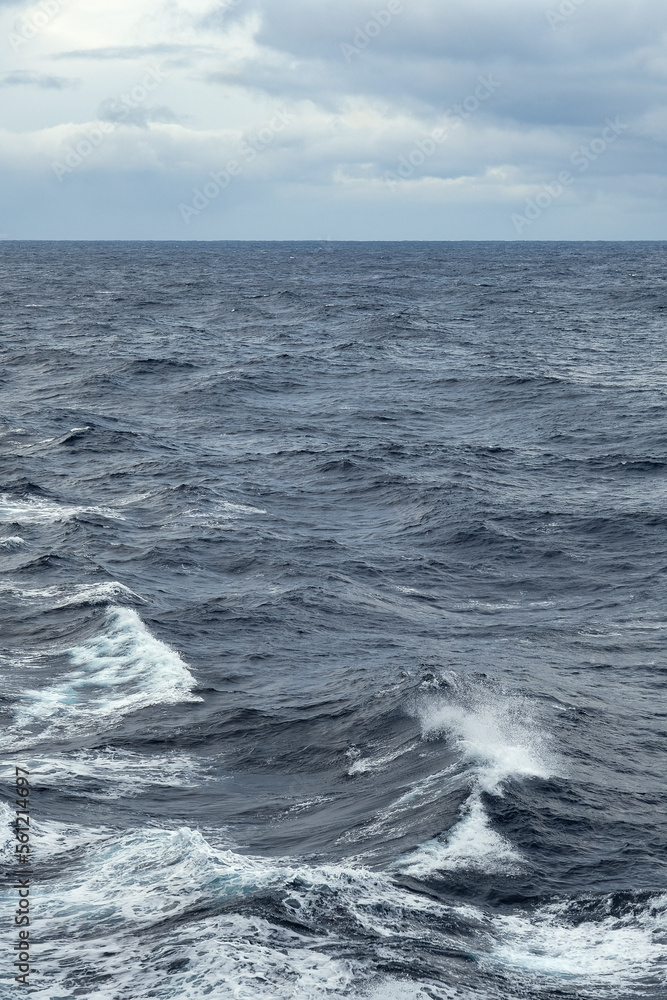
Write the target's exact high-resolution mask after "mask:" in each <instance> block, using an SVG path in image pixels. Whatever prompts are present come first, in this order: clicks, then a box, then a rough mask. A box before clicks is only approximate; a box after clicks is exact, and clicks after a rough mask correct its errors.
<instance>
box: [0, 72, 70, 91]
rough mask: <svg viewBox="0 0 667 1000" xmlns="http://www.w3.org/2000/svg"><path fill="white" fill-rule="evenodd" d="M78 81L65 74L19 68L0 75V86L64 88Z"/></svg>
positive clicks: (44, 88) (43, 88) (46, 88)
mask: <svg viewBox="0 0 667 1000" xmlns="http://www.w3.org/2000/svg"><path fill="white" fill-rule="evenodd" d="M80 83H81V81H80V80H78V79H72V78H70V77H66V76H52V75H45V74H43V73H34V72H31V71H30V70H19V69H15V70H12V72H11V73H4V74H2V75H1V76H0V87H39V88H40V89H42V90H64V89H66V88H68V87H78V86H79V84H80Z"/></svg>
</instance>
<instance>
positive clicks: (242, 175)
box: [0, 0, 667, 240]
mask: <svg viewBox="0 0 667 1000" xmlns="http://www.w3.org/2000/svg"><path fill="white" fill-rule="evenodd" d="M666 85H667V4H665V0H633V2H627V0H623V2H620V0H619V2H617V0H553V2H549V0H544V2H542V0H450V2H447V0H402V2H401V0H375V2H372V0H223V2H220V3H211V2H209V0H96V2H95V4H90V3H88V2H86V3H84V0H38V2H32V0H30V2H27V3H25V2H22V0H0V100H1V103H2V113H1V117H0V171H1V173H2V181H3V183H2V202H1V204H0V234H2V236H3V237H4V238H10V239H158V240H160V239H175V240H178V239H187V240H199V239H202V240H210V239H221V240H224V239H258V240H259V239H267V240H272V239H286V240H297V239H368V240H385V239H387V240H390V239H397V240H402V239H416V240H420V239H427V240H440V239H441V240H450V239H454V240H459V239H481V240H484V239H490V240H513V239H531V240H553V239H573V240H579V239H591V240H597V239H611V240H614V239H619V240H626V239H638V240H641V239H649V240H653V239H656V240H660V239H665V237H666V235H667V178H666V176H665V168H666V160H665V152H666V146H667V87H666Z"/></svg>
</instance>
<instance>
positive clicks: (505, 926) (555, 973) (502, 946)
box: [482, 895, 667, 996]
mask: <svg viewBox="0 0 667 1000" xmlns="http://www.w3.org/2000/svg"><path fill="white" fill-rule="evenodd" d="M569 909H570V908H569V907H568V906H567V904H555V905H551V906H545V907H542V908H540V909H539V910H538V911H537V912H536V913H535V914H533V915H531V916H530V917H528V916H499V917H496V918H495V919H494V931H495V934H496V935H497V938H498V943H497V945H496V946H495V948H494V949H493V950H492V953H491V955H490V956H489V957H487V958H486V959H485V958H484V957H482V961H484V962H486V963H489V962H490V963H492V964H497V963H501V964H502V965H504V966H507V967H509V968H512V969H515V970H517V971H519V972H522V973H527V974H529V975H534V976H540V977H549V978H556V979H566V980H580V981H585V982H586V983H587V984H593V983H595V984H600V985H603V984H606V985H607V986H608V987H609V986H612V987H613V988H614V989H615V990H616V991H618V990H620V989H621V988H622V987H623V986H629V985H630V984H631V983H632V982H633V981H634V980H638V979H641V978H642V977H645V976H647V975H649V974H653V975H657V976H659V978H660V979H661V981H662V983H663V984H667V969H666V968H665V957H666V949H665V931H666V930H667V895H665V896H661V897H657V898H655V899H653V900H652V901H651V903H650V904H648V905H646V906H645V907H644V909H642V910H641V911H639V912H637V911H636V910H635V911H634V912H632V913H628V914H627V915H626V916H620V917H614V916H608V917H605V918H604V919H602V920H597V921H595V920H586V921H582V922H577V923H573V922H572V921H571V920H568V919H567V918H568V911H569ZM653 995H655V996H657V993H656V994H653Z"/></svg>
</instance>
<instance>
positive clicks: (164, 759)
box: [0, 748, 213, 800]
mask: <svg viewBox="0 0 667 1000" xmlns="http://www.w3.org/2000/svg"><path fill="white" fill-rule="evenodd" d="M209 771H210V769H209V767H208V766H207V765H206V763H205V762H204V761H202V759H201V757H200V756H199V755H197V756H194V755H192V754H189V753H186V752H183V751H172V752H170V753H162V754H139V753H134V752H133V751H131V750H119V749H117V748H113V749H111V748H109V749H105V750H77V751H73V752H70V753H67V754H63V755H49V756H40V755H38V754H37V755H36V754H34V753H32V754H31V756H30V774H31V777H32V778H33V780H34V781H35V782H36V783H38V784H40V785H42V786H47V787H49V786H50V787H59V786H60V787H63V785H64V784H66V785H67V792H68V794H69V795H73V796H75V797H81V798H85V799H86V800H92V799H98V800H105V799H119V798H124V797H131V796H137V795H141V794H142V793H143V792H145V791H146V789H148V788H151V787H152V788H192V787H193V786H197V785H200V784H202V783H204V782H207V781H212V780H213V778H212V776H211V774H210V773H209ZM13 775H14V762H13V761H11V762H0V779H2V780H7V781H8V780H9V779H10V778H13Z"/></svg>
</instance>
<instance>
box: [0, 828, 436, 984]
mask: <svg viewBox="0 0 667 1000" xmlns="http://www.w3.org/2000/svg"><path fill="white" fill-rule="evenodd" d="M32 835H33V840H34V847H35V851H36V854H38V856H39V859H40V864H41V865H42V867H46V866H48V867H49V868H50V869H52V870H53V871H54V872H58V871H59V870H60V869H61V868H62V875H61V876H60V877H58V878H55V879H49V880H46V881H45V882H44V884H43V885H41V886H40V888H39V893H38V895H37V897H36V905H38V907H39V918H40V929H41V930H40V940H41V942H42V943H41V944H40V977H39V981H40V985H42V987H43V988H44V989H45V992H44V993H43V996H44V997H46V996H49V997H52V996H56V995H57V996H61V995H65V996H66V995H67V993H66V992H63V993H62V994H61V993H60V991H59V990H60V988H61V987H58V986H57V984H59V983H61V984H62V986H63V987H64V986H65V984H64V982H63V979H64V978H65V976H67V977H68V980H69V983H70V984H71V982H72V977H73V976H74V977H75V976H76V974H77V970H79V969H86V968H91V967H94V968H96V969H100V970H103V971H104V972H105V973H106V974H107V975H108V976H110V979H109V980H107V981H106V982H105V980H101V981H100V982H99V984H98V983H96V985H95V996H96V998H98V997H99V998H105V1000H112V998H115V997H116V996H118V995H119V994H120V993H123V992H125V988H126V987H127V989H128V990H129V992H130V993H131V995H135V996H137V995H142V996H144V995H155V996H165V997H167V996H170V997H172V996H178V997H179V998H191V1000H199V998H200V997H202V996H206V995H211V996H219V997H227V996H230V997H231V996H234V997H237V998H243V1000H251V998H254V1000H258V998H259V1000H274V998H275V1000H291V998H295V1000H315V998H317V997H321V996H330V997H338V996H340V997H342V996H349V990H350V988H351V986H352V985H353V983H354V982H355V981H357V980H358V979H359V977H361V979H363V977H364V974H365V971H364V970H365V962H361V964H360V962H359V961H358V962H357V967H356V968H353V966H352V964H351V963H350V962H349V961H348V960H346V959H342V958H336V957H332V956H331V955H330V954H328V952H329V951H330V950H331V947H332V944H335V943H336V942H335V936H333V935H329V934H327V932H326V931H324V930H318V927H321V926H322V919H321V918H322V913H323V907H324V908H325V909H327V910H328V911H330V917H332V918H336V917H337V915H338V914H339V911H340V909H341V908H342V909H343V910H344V911H345V912H346V913H348V914H349V916H350V919H352V921H353V922H354V923H356V924H357V927H358V929H359V930H364V931H365V932H368V933H371V934H372V935H373V936H375V937H378V936H382V937H388V936H390V935H396V934H401V935H402V936H403V937H407V938H408V939H414V941H415V943H416V942H417V941H418V940H419V939H420V938H421V936H422V934H423V924H422V922H420V921H419V920H418V919H416V920H415V921H414V926H411V925H409V924H406V913H407V912H414V915H415V916H416V917H419V916H420V915H421V916H422V917H423V915H424V914H427V913H429V914H433V915H434V916H444V915H446V914H447V913H450V912H451V910H450V909H449V908H447V907H444V906H443V905H442V904H440V903H437V902H434V901H432V900H429V899H427V898H424V897H420V896H412V895H410V896H409V897H407V898H406V894H405V892H404V891H403V890H401V889H400V888H399V887H396V886H394V885H392V884H391V882H390V881H389V880H388V879H386V878H385V877H383V876H382V875H378V874H375V873H372V872H369V871H368V870H365V869H354V868H350V867H347V868H345V867H343V866H336V865H332V866H323V867H318V868H311V867H308V866H306V865H300V864H294V863H290V862H288V861H272V860H267V859H256V858H248V857H243V856H241V855H239V854H236V853H234V852H233V851H231V850H228V849H219V850H218V849H215V848H213V847H211V846H210V844H209V843H207V841H206V840H205V839H204V837H203V836H202V835H201V834H200V833H198V832H196V831H193V830H191V829H188V828H183V829H180V830H173V831H167V830H151V829H142V830H129V831H125V832H124V833H118V832H114V831H111V830H105V829H94V830H89V829H88V830H87V829H86V828H85V827H82V826H77V825H72V826H71V827H68V826H66V825H64V824H59V823H53V822H44V821H41V820H40V818H39V815H36V816H35V822H34V826H33V828H32ZM270 888H274V889H278V890H282V892H281V900H282V902H281V905H282V906H284V908H285V911H286V912H285V914H284V916H286V917H287V918H288V919H287V920H279V921H277V922H276V923H273V922H270V921H269V920H266V919H263V918H260V917H248V916H244V915H241V914H235V913H233V912H229V907H228V906H227V907H226V910H225V912H223V913H219V909H220V904H221V903H222V902H223V901H225V902H227V903H228V904H229V903H231V904H232V905H233V902H234V900H235V899H239V900H241V899H243V898H245V897H246V896H248V894H250V893H256V892H266V891H267V890H268V889H270ZM208 908H210V909H211V910H213V911H214V912H213V914H212V915H209V916H206V911H207V909H208ZM215 911H218V912H217V914H216V913H215ZM290 917H292V918H294V917H296V921H297V922H298V923H300V924H302V925H303V924H304V923H305V925H306V926H308V925H309V926H310V933H309V932H308V931H306V932H304V933H300V932H297V931H295V930H293V929H290V928H289V926H287V924H288V922H289V918H290ZM443 923H444V921H443ZM154 927H155V928H156V929H157V930H158V933H154V932H153V928H154ZM5 934H6V932H5V931H2V930H0V937H1V936H3V935H5ZM174 959H178V960H179V961H181V962H183V965H184V968H182V969H180V968H178V969H177V970H176V971H174V972H173V973H172V974H171V975H170V977H169V990H168V992H165V993H163V992H162V987H163V985H164V966H165V964H170V963H172V962H174ZM187 960H189V962H188V964H186V962H187ZM64 970H66V971H64ZM130 984H132V989H130ZM153 991H156V992H153ZM37 995H39V994H37ZM390 995H391V994H390ZM396 995H397V996H400V995H401V994H400V993H398V994H396Z"/></svg>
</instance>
